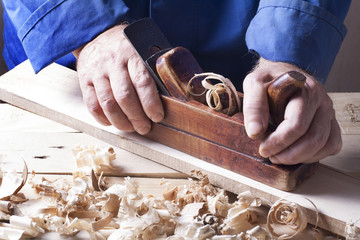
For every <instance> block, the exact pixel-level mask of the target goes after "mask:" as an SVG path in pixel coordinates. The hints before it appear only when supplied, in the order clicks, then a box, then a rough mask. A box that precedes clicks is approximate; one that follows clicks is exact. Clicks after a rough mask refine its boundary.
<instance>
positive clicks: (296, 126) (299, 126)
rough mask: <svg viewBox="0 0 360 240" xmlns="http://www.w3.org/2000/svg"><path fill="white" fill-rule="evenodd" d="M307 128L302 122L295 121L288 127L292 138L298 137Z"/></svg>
mask: <svg viewBox="0 0 360 240" xmlns="http://www.w3.org/2000/svg"><path fill="white" fill-rule="evenodd" d="M308 127H309V126H308V124H306V123H305V122H304V121H296V122H294V123H293V124H292V125H291V126H290V128H289V131H290V133H291V134H292V135H293V136H294V137H300V136H303V135H304V134H305V133H306V131H307V130H308Z"/></svg>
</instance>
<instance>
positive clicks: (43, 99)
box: [0, 62, 360, 235]
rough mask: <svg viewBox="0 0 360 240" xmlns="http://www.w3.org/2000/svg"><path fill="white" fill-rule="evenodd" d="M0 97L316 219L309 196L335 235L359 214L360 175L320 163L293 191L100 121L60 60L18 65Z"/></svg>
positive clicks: (3, 81) (1, 85) (1, 84)
mask: <svg viewBox="0 0 360 240" xmlns="http://www.w3.org/2000/svg"><path fill="white" fill-rule="evenodd" d="M30 89H31V90H30ZM0 98H1V99H2V100H5V101H7V102H9V103H11V104H14V105H18V106H19V105H20V106H22V107H23V108H26V109H28V110H29V111H32V112H35V113H37V114H39V115H42V116H45V117H47V118H50V119H53V120H55V121H59V122H61V123H63V124H65V125H68V126H70V127H72V128H74V129H77V130H79V131H82V132H86V133H88V134H90V135H92V136H94V137H96V138H100V139H102V140H104V141H106V142H107V143H110V144H113V145H115V146H118V147H120V148H123V149H126V150H128V151H130V152H135V153H137V154H139V155H142V156H146V157H147V158H149V159H151V160H153V161H156V162H158V163H161V164H164V165H166V166H169V167H171V168H174V169H177V170H179V171H182V172H184V173H187V174H189V173H190V172H191V171H192V170H201V171H202V172H203V173H205V174H208V176H209V178H210V181H211V182H212V183H213V184H215V185H217V186H220V187H222V188H225V189H227V190H229V191H232V192H235V193H239V192H243V191H245V190H250V191H251V192H253V194H255V195H256V196H259V197H264V198H267V199H269V200H270V201H272V202H273V201H275V200H277V199H279V198H284V197H285V198H286V197H289V196H292V197H296V196H300V197H299V198H296V200H295V201H296V202H298V203H299V204H300V205H302V206H304V207H305V208H307V209H308V216H309V221H310V223H313V224H315V219H316V217H315V212H314V209H313V207H312V206H311V204H310V203H309V202H308V201H307V200H305V198H304V197H307V198H309V199H310V200H311V201H313V202H314V203H315V205H316V206H317V207H318V209H319V211H320V213H321V221H320V223H319V226H320V227H322V228H324V229H327V230H330V231H332V232H334V233H336V234H340V235H344V229H345V225H346V223H348V222H350V221H354V220H356V219H358V218H359V217H360V216H359V212H360V202H359V199H360V180H359V179H356V178H353V177H350V176H348V175H344V174H342V173H340V172H337V171H334V170H332V169H329V168H327V167H324V166H320V168H319V170H318V172H317V173H316V174H315V175H314V176H313V177H311V178H310V179H308V180H307V181H305V182H304V183H303V184H302V185H301V186H300V187H299V188H298V189H297V190H296V191H295V192H293V193H290V194H289V193H287V192H284V191H281V190H277V189H274V188H272V187H269V186H267V185H264V184H261V183H259V182H257V181H254V180H252V179H249V178H247V177H244V176H241V175H239V174H236V173H234V172H231V171H228V170H226V169H223V168H220V167H218V166H215V165H213V164H210V163H208V162H205V161H202V160H200V159H197V158H194V157H191V156H189V155H187V154H184V153H182V152H179V151H177V150H174V149H172V148H169V147H166V146H164V145H162V144H159V143H157V142H154V141H151V140H149V139H145V138H143V137H141V136H139V135H137V134H128V133H123V132H120V131H118V130H116V129H114V128H112V127H104V126H101V125H99V124H98V123H96V122H95V120H94V119H93V118H92V117H91V116H90V114H89V113H88V112H87V110H86V108H85V106H84V104H83V103H82V99H81V93H80V90H79V86H78V83H77V74H76V73H75V72H73V71H71V70H69V69H66V68H64V67H61V66H59V65H55V64H53V65H51V66H50V67H48V68H46V69H44V70H43V71H42V72H41V73H39V74H38V75H34V74H33V70H32V69H31V66H30V64H29V62H25V63H23V64H21V65H19V66H18V67H17V68H15V69H14V70H12V71H10V72H9V73H8V74H5V75H4V76H2V77H1V78H0ZM52 100H54V101H52ZM339 160H341V159H339Z"/></svg>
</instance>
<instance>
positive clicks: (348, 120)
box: [329, 93, 360, 134]
mask: <svg viewBox="0 0 360 240" xmlns="http://www.w3.org/2000/svg"><path fill="white" fill-rule="evenodd" d="M329 95H330V97H331V99H332V100H333V104H334V109H335V111H336V119H337V120H338V122H339V124H340V127H341V131H342V133H343V134H360V93H346V94H343V93H330V94H329Z"/></svg>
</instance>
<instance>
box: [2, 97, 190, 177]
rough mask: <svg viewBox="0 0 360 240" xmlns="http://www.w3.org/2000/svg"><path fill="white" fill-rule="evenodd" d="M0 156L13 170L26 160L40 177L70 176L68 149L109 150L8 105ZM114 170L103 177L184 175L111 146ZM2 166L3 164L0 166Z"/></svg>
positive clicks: (4, 111)
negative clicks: (113, 155) (91, 146)
mask: <svg viewBox="0 0 360 240" xmlns="http://www.w3.org/2000/svg"><path fill="white" fill-rule="evenodd" d="M0 113H1V115H0V136H1V137H0V156H1V155H2V158H3V162H4V161H7V162H8V163H7V167H8V168H13V169H17V168H18V167H17V165H18V164H19V160H20V161H21V160H22V159H23V160H25V161H26V163H27V165H28V168H29V171H30V172H31V171H35V172H36V173H43V174H68V175H69V174H71V173H72V172H73V171H74V169H75V159H74V157H73V156H72V149H73V148H75V147H76V146H77V145H83V146H87V145H95V146H99V147H110V146H111V145H109V144H108V143H106V142H104V141H101V140H99V139H96V138H94V137H91V136H89V135H87V134H84V133H80V132H79V131H76V130H74V129H72V128H69V127H66V126H64V125H61V124H59V123H56V122H54V121H51V120H49V119H46V118H43V117H40V116H38V115H35V114H32V113H29V112H27V111H24V110H22V109H19V108H15V107H13V106H10V105H8V104H0ZM114 150H115V152H116V155H117V158H116V159H115V160H114V161H113V162H112V165H113V167H114V170H106V171H105V175H113V176H138V177H141V176H147V177H171V178H174V177H178V178H184V177H185V178H186V176H187V175H185V174H183V173H180V172H178V171H175V170H173V169H171V168H168V167H165V166H163V165H160V164H157V163H155V162H152V161H149V160H148V159H146V158H144V157H141V156H139V155H136V154H134V153H130V152H128V151H125V150H123V149H120V148H117V147H114ZM1 167H3V165H2V166H1ZM18 170H19V171H21V169H18Z"/></svg>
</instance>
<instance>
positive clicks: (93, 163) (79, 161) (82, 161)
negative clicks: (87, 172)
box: [73, 145, 116, 174]
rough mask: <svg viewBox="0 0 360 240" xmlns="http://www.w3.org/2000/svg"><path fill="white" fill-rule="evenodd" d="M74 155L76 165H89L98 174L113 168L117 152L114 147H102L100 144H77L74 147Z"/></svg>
mask: <svg viewBox="0 0 360 240" xmlns="http://www.w3.org/2000/svg"><path fill="white" fill-rule="evenodd" d="M73 155H74V158H75V159H76V167H77V168H78V169H79V168H82V167H89V168H91V169H93V170H94V172H95V173H96V174H100V173H101V172H102V171H105V170H108V169H113V167H112V166H111V161H113V160H114V159H116V153H115V151H114V149H113V148H112V147H108V148H100V147H98V146H93V145H89V146H77V147H75V148H74V149H73Z"/></svg>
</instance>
